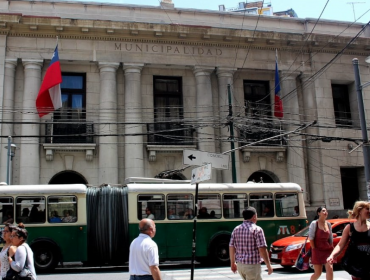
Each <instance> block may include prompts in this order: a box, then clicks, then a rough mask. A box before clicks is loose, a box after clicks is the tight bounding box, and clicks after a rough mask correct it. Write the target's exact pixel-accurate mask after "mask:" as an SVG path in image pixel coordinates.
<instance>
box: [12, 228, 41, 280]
mask: <svg viewBox="0 0 370 280" xmlns="http://www.w3.org/2000/svg"><path fill="white" fill-rule="evenodd" d="M27 237H28V232H27V230H26V229H25V227H24V225H23V223H19V224H18V227H16V228H14V229H13V231H12V234H11V238H12V244H13V246H17V250H16V252H15V255H14V260H13V258H12V256H11V255H9V257H8V260H9V265H10V267H11V268H12V269H13V270H14V271H16V272H19V273H20V274H19V275H20V276H22V279H24V280H36V271H35V266H34V262H33V252H32V249H31V248H30V246H28V244H27V243H26V241H27Z"/></svg>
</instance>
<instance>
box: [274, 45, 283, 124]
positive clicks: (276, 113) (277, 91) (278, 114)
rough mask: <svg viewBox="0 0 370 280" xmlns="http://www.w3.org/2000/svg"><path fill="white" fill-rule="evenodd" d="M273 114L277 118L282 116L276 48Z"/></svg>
mask: <svg viewBox="0 0 370 280" xmlns="http://www.w3.org/2000/svg"><path fill="white" fill-rule="evenodd" d="M274 116H275V117H277V118H282V117H283V116H284V112H283V101H282V100H281V96H280V79H279V69H278V57H277V50H276V60H275V106H274Z"/></svg>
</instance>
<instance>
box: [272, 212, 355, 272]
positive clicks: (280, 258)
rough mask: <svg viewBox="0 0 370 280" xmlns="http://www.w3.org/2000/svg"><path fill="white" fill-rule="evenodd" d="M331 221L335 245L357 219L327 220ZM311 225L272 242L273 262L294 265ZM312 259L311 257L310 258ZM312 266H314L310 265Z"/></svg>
mask: <svg viewBox="0 0 370 280" xmlns="http://www.w3.org/2000/svg"><path fill="white" fill-rule="evenodd" d="M327 221H328V222H330V223H331V226H332V229H333V243H334V246H335V245H337V244H338V242H339V241H340V239H341V237H342V232H343V230H344V228H345V227H346V225H348V224H349V223H351V222H354V221H355V220H349V219H332V220H327ZM308 229H309V227H305V228H304V229H302V230H301V231H299V232H298V233H296V234H295V235H292V236H289V237H285V238H282V239H279V240H277V241H275V242H274V243H272V244H271V247H270V260H271V262H273V263H279V264H281V266H283V267H292V266H294V264H295V261H296V259H297V257H298V254H299V252H300V251H301V248H302V246H303V244H304V242H305V240H306V237H307V235H308ZM309 248H310V242H309V241H307V244H306V250H308V249H309ZM344 252H345V250H343V251H342V253H341V254H340V255H339V256H338V258H337V262H338V263H340V261H341V259H342V257H343V255H344ZM310 261H311V259H310ZM310 267H312V266H311V265H310Z"/></svg>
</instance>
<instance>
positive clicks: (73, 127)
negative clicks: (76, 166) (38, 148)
mask: <svg viewBox="0 0 370 280" xmlns="http://www.w3.org/2000/svg"><path fill="white" fill-rule="evenodd" d="M59 122H60V123H59ZM45 135H46V137H45V143H44V144H43V147H44V150H45V158H46V160H47V161H52V160H54V153H56V152H61V153H67V154H68V153H70V154H71V155H70V156H65V157H64V158H65V161H66V163H65V164H66V166H69V167H70V168H72V163H73V154H75V153H76V152H84V153H85V157H86V161H92V160H93V158H94V151H95V148H96V144H95V143H94V124H93V123H92V122H86V121H81V120H77V121H76V120H54V122H53V123H46V124H45Z"/></svg>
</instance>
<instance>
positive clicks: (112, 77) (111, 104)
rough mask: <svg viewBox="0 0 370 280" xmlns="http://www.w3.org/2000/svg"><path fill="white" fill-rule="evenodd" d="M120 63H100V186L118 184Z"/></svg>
mask: <svg viewBox="0 0 370 280" xmlns="http://www.w3.org/2000/svg"><path fill="white" fill-rule="evenodd" d="M118 67H119V63H114V62H112V63H111V62H99V70H100V108H99V109H100V112H99V120H100V123H110V124H100V125H99V134H100V135H112V136H100V137H99V184H103V183H109V184H118V183H119V178H118V137H117V136H116V134H117V124H116V123H117V113H118V112H117V79H116V77H117V73H116V71H117V69H118Z"/></svg>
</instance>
